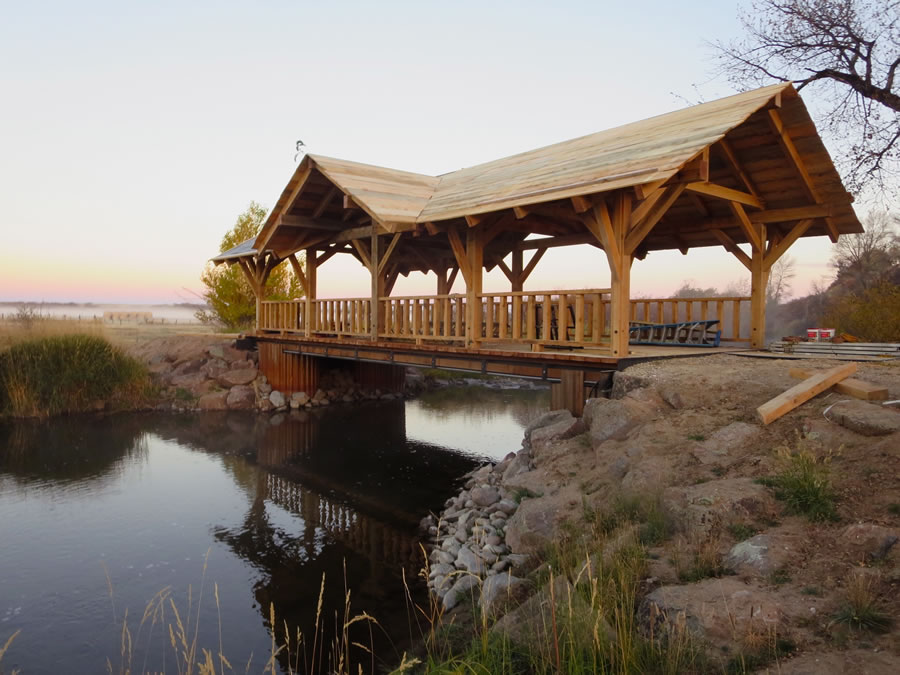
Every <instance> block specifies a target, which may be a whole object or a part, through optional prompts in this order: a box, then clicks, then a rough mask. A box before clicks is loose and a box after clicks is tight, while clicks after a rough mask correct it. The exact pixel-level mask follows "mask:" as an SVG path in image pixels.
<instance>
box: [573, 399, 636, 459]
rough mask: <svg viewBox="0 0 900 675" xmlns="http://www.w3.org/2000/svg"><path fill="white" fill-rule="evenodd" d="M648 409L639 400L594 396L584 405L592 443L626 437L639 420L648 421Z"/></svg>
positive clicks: (594, 444) (595, 444)
mask: <svg viewBox="0 0 900 675" xmlns="http://www.w3.org/2000/svg"><path fill="white" fill-rule="evenodd" d="M647 413H648V411H647V410H645V409H644V407H643V406H642V404H641V403H639V402H638V401H634V400H631V401H628V400H619V399H610V398H592V399H590V400H588V402H587V403H586V404H585V406H584V417H583V419H584V421H585V424H586V425H587V427H588V431H589V433H590V435H591V445H592V446H593V447H594V448H596V447H597V446H598V445H600V444H601V443H603V442H604V441H607V440H609V439H610V438H625V436H626V435H627V434H628V432H629V431H631V430H632V429H633V428H634V427H635V426H636V425H637V424H638V423H639V422H643V421H646V418H647Z"/></svg>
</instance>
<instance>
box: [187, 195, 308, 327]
mask: <svg viewBox="0 0 900 675" xmlns="http://www.w3.org/2000/svg"><path fill="white" fill-rule="evenodd" d="M265 219H266V209H265V208H264V207H263V206H260V205H259V204H257V203H256V202H250V206H248V207H247V210H246V211H244V212H243V213H242V214H241V215H239V216H238V219H237V222H235V224H234V227H232V228H231V229H230V230H229V231H228V232H226V233H225V236H224V237H222V242H221V243H220V244H219V253H224V252H225V251H227V250H229V249H231V248H234V247H235V246H237V245H238V244H240V243H241V242H244V241H247V240H248V239H252V238H254V237H255V236H256V235H257V234H259V231H260V229H261V228H262V224H263V222H264V221H265ZM200 280H201V281H202V282H203V285H204V286H206V291H205V292H204V293H203V298H204V299H205V300H206V304H208V305H209V310H206V311H200V312H197V313H196V317H197V318H198V319H199V320H200V321H203V322H204V323H217V324H220V325H222V326H224V327H225V328H228V329H232V330H239V329H243V328H248V327H250V326H252V325H253V322H254V320H255V318H256V296H255V295H254V294H253V289H252V288H251V287H250V284H249V282H248V281H247V279H246V278H245V277H244V274H243V272H241V269H240V267H239V266H238V265H218V266H216V265H213V264H212V263H207V264H206V268H205V269H204V270H203V273H202V274H201V275H200ZM300 295H302V292H301V290H300V287H299V282H298V280H297V278H296V277H295V276H294V275H293V273H292V272H291V270H290V269H288V267H287V266H286V265H285V264H284V263H282V264H280V265H278V266H277V267H275V269H273V270H272V273H271V274H270V275H269V280H268V281H267V282H266V298H267V299H269V300H287V299H288V298H296V297H299V296H300Z"/></svg>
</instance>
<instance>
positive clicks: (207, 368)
mask: <svg viewBox="0 0 900 675" xmlns="http://www.w3.org/2000/svg"><path fill="white" fill-rule="evenodd" d="M227 371H228V364H227V363H226V362H225V361H223V360H222V359H213V360H211V361H207V362H206V363H204V364H203V365H202V366H201V367H200V372H201V373H203V374H205V375H206V376H207V377H208V378H209V379H211V380H215V379H217V378H218V377H219V376H220V375H221V374H222V373H224V372H227Z"/></svg>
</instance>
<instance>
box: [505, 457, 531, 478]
mask: <svg viewBox="0 0 900 675" xmlns="http://www.w3.org/2000/svg"><path fill="white" fill-rule="evenodd" d="M530 468H531V453H530V452H528V451H526V450H520V451H519V452H517V453H516V456H515V457H513V458H512V459H511V460H510V462H509V464H508V465H507V466H506V469H505V470H504V471H503V478H502V481H501V482H507V481H510V480H512V479H513V478H515V477H516V476H518V475H519V474H520V473H525V472H526V471H528V470H529V469H530Z"/></svg>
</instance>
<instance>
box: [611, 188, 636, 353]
mask: <svg viewBox="0 0 900 675" xmlns="http://www.w3.org/2000/svg"><path fill="white" fill-rule="evenodd" d="M612 207H613V208H612V213H611V214H610V220H611V221H612V239H613V241H614V242H615V244H614V245H613V246H610V247H609V248H607V250H606V259H607V262H608V263H609V271H610V277H611V283H610V287H611V289H610V318H609V338H610V347H611V348H612V353H613V356H620V357H624V356H628V338H629V333H628V327H629V325H630V317H631V263H632V262H633V261H634V256H633V255H631V254H630V253H628V252H627V251H626V248H625V236H626V234H627V233H628V222H629V220H630V219H631V193H630V192H628V191H623V192H620V193H619V194H617V195H616V196H615V198H614V199H613V203H612ZM610 249H611V250H610Z"/></svg>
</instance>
